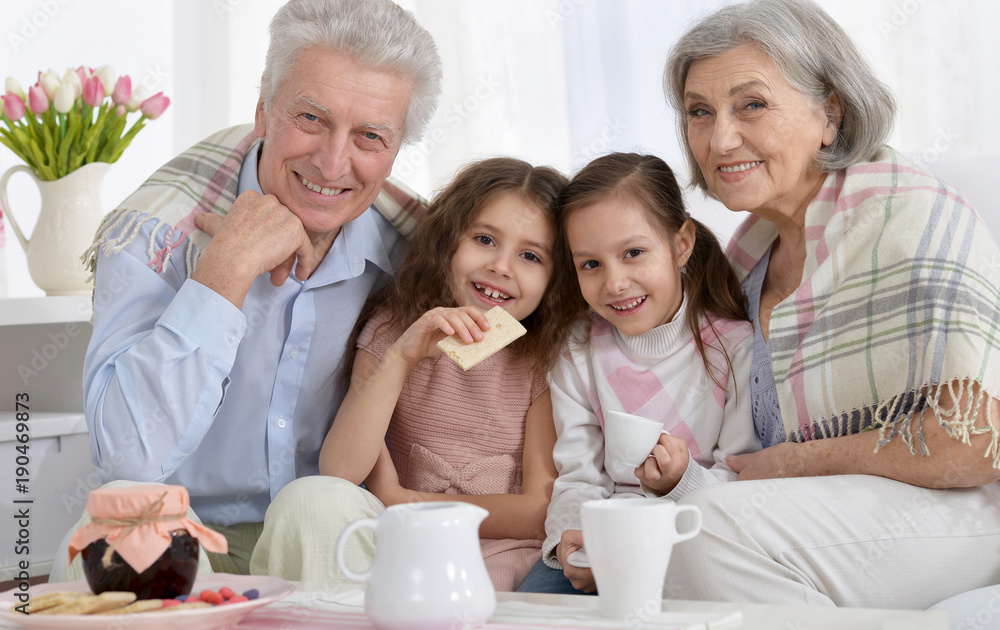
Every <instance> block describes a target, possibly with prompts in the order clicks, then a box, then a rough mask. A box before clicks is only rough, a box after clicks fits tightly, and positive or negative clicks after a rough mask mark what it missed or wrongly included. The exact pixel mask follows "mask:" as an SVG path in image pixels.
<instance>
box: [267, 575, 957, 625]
mask: <svg viewBox="0 0 1000 630" xmlns="http://www.w3.org/2000/svg"><path fill="white" fill-rule="evenodd" d="M296 586H297V587H298V588H297V590H296V592H295V593H293V594H292V595H291V596H290V597H288V598H287V599H285V600H281V601H279V602H276V603H275V604H274V606H281V605H283V604H284V605H287V604H292V603H295V604H298V605H306V606H309V607H315V608H318V609H322V610H340V611H351V610H353V611H361V610H362V607H361V606H362V598H363V596H362V595H361V593H360V592H359V591H358V590H357V588H356V587H346V588H341V589H335V590H334V592H331V591H329V590H323V589H322V587H320V586H318V585H313V584H308V583H297V584H296ZM310 600H311V601H310ZM335 602H339V603H335ZM497 602H498V606H497V613H501V612H502V611H504V610H505V602H527V603H529V604H538V605H541V606H565V607H569V608H572V609H575V610H578V611H579V610H589V611H594V615H595V617H596V616H598V615H599V613H597V612H596V611H597V610H598V606H599V601H598V598H597V597H596V596H588V595H549V594H540V593H504V592H501V593H497ZM663 610H664V611H665V612H688V613H699V612H700V613H728V612H731V611H740V612H741V613H742V615H743V623H742V625H734V626H727V627H732V628H734V629H735V628H740V629H742V630H947V629H948V615H947V613H945V612H943V611H913V610H885V609H865V608H810V607H805V606H772V605H765V604H731V603H721V602H694V601H680V600H664V602H663ZM494 619H495V622H497V623H502V624H503V625H505V626H508V627H509V626H510V625H511V623H512V621H511V619H510V617H509V616H502V615H499V614H496V615H494ZM491 621H494V620H491ZM533 625H535V626H536V627H537V626H538V625H547V624H546V623H545V621H544V620H543V619H539V620H537V621H535V622H534V623H533ZM635 625H636V624H635V622H633V623H632V624H628V623H622V624H620V627H622V628H630V627H635ZM552 627H557V626H555V625H554V624H553V626H552ZM577 627H580V626H579V625H577ZM642 627H643V628H645V629H646V630H652V629H653V628H655V626H653V625H643V626H642Z"/></svg>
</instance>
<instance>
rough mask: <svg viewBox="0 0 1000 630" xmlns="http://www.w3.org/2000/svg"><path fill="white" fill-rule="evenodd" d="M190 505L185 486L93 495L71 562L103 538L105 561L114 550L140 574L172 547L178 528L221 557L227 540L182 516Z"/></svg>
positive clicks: (110, 490) (127, 488) (109, 490)
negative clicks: (88, 519) (104, 541)
mask: <svg viewBox="0 0 1000 630" xmlns="http://www.w3.org/2000/svg"><path fill="white" fill-rule="evenodd" d="M189 506H190V501H189V499H188V492H187V488H185V487H184V486H164V485H145V486H125V487H121V488H103V489H99V490H93V491H91V493H90V496H89V497H88V498H87V513H88V514H90V519H91V522H90V523H88V524H87V525H84V526H83V527H82V528H80V530H79V531H77V532H76V533H75V534H73V537H72V538H70V541H69V558H70V560H72V559H73V558H74V557H76V554H78V553H79V552H80V551H82V550H83V549H85V548H86V547H87V545H89V544H90V543H92V542H94V541H95V540H99V539H101V538H104V539H106V540H107V542H108V545H109V547H108V552H109V553H108V557H110V553H111V552H113V551H117V552H118V555H120V556H121V557H122V559H123V560H125V562H127V563H129V565H130V566H131V567H132V568H133V569H135V571H136V573H142V572H143V571H145V570H146V569H148V568H149V567H150V565H152V564H153V562H155V561H156V559H157V558H159V557H160V556H161V555H163V552H164V551H166V550H167V548H168V547H170V544H171V543H172V542H173V541H172V539H171V537H170V532H172V531H174V530H177V529H183V530H185V531H187V533H188V534H189V535H190V536H191V537H192V538H196V539H198V542H199V543H201V545H202V546H203V547H204V548H205V549H207V550H208V551H212V552H215V553H226V551H227V550H228V549H229V544H228V543H227V542H226V537H225V536H223V535H222V534H220V533H218V532H216V531H214V530H211V529H209V528H207V527H205V526H204V525H199V524H198V523H195V522H194V521H192V520H190V519H189V518H188V517H187V511H188V507H189Z"/></svg>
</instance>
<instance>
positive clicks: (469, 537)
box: [336, 502, 497, 630]
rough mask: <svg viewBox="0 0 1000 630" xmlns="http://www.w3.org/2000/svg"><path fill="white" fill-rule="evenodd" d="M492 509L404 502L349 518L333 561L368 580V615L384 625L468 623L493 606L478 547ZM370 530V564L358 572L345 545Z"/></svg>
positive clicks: (412, 629) (411, 627)
mask: <svg viewBox="0 0 1000 630" xmlns="http://www.w3.org/2000/svg"><path fill="white" fill-rule="evenodd" d="M487 514H489V513H488V512H487V511H486V510H484V509H483V508H480V507H477V506H475V505H471V504H469V503H459V502H448V503H445V502H427V503H404V504H400V505H393V506H391V507H389V508H388V509H386V511H385V512H384V513H382V515H381V516H379V517H378V518H376V519H368V518H366V519H359V520H356V521H354V522H352V523H350V524H349V525H348V526H347V527H345V528H344V530H343V531H342V532H341V533H340V536H339V537H338V538H337V556H336V558H337V566H338V567H339V568H340V570H341V571H342V572H343V574H344V575H345V576H347V577H348V578H349V579H351V580H354V581H356V582H367V583H368V587H367V590H366V593H365V612H366V613H367V614H368V617H369V618H370V619H371V620H372V623H373V624H375V626H376V627H377V628H381V629H383V630H397V629H398V630H404V629H405V630H429V629H431V628H451V629H456V630H457V629H460V628H473V627H475V626H479V625H482V624H484V623H486V620H487V619H488V618H489V616H490V615H492V614H493V610H494V609H495V608H496V603H497V600H496V593H495V591H494V590H493V583H492V582H491V581H490V576H489V574H488V573H487V572H486V564H485V563H484V562H483V556H482V551H481V548H480V546H479V524H480V523H482V521H483V519H484V518H486V516H487ZM365 527H367V528H370V529H372V530H374V532H375V539H376V550H375V562H374V563H373V564H372V566H371V567H370V568H369V569H368V570H367V571H365V572H363V573H354V572H353V571H351V570H349V569H348V568H347V567H346V566H344V559H343V555H344V546H345V544H346V543H347V539H348V537H349V536H350V535H351V534H352V533H353V532H354V531H356V530H358V529H361V528H365Z"/></svg>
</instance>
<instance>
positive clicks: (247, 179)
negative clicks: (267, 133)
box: [236, 138, 264, 196]
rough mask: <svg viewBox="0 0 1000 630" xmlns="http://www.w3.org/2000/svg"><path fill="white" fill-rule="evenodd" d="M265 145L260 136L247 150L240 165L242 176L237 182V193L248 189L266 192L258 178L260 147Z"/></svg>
mask: <svg viewBox="0 0 1000 630" xmlns="http://www.w3.org/2000/svg"><path fill="white" fill-rule="evenodd" d="M262 146H264V145H263V143H262V142H261V139H260V138H258V139H257V142H254V143H253V145H252V146H251V147H250V150H249V151H247V154H246V157H244V158H243V164H241V165H240V178H239V180H238V181H237V183H236V195H237V196H239V195H242V194H243V193H244V192H246V191H248V190H254V191H257V192H258V193H260V194H261V195H263V194H264V191H263V190H261V189H260V180H258V179H257V160H258V159H259V157H260V148H261V147H262Z"/></svg>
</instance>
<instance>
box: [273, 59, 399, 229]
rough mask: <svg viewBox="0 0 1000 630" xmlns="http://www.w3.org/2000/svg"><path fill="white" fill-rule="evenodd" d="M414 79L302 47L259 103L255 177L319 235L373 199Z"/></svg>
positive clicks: (396, 139)
mask: <svg viewBox="0 0 1000 630" xmlns="http://www.w3.org/2000/svg"><path fill="white" fill-rule="evenodd" d="M411 84H412V82H411V81H410V80H409V79H406V78H404V77H402V76H400V75H397V74H393V73H390V72H386V71H383V70H373V69H371V68H367V67H365V66H361V65H359V64H357V63H356V62H354V61H352V60H351V59H349V58H347V57H344V56H342V55H340V54H337V53H334V52H331V51H329V50H326V49H321V48H310V49H307V50H304V51H302V53H300V55H299V58H298V60H297V62H296V64H295V66H294V68H293V70H292V72H290V73H289V74H288V75H287V76H286V77H285V78H284V80H283V81H282V82H281V86H280V88H279V90H278V93H277V94H275V96H274V98H273V100H272V102H271V104H270V107H269V108H268V109H267V110H265V109H264V106H263V102H260V103H258V105H257V117H256V126H255V129H256V131H257V135H258V136H260V137H262V138H264V148H263V150H262V152H261V156H260V162H259V163H258V166H257V176H258V179H259V181H260V185H261V189H262V190H263V191H264V193H265V194H271V195H274V196H276V197H277V198H278V201H280V202H281V203H282V204H284V205H285V206H287V207H288V209H289V210H291V211H292V213H294V214H295V215H296V216H297V217H298V218H299V220H301V221H302V224H303V226H305V229H306V231H307V232H308V233H309V234H310V236H311V237H312V238H313V240H314V241H315V240H316V239H317V238H321V239H325V240H329V241H330V242H332V241H333V237H335V236H336V235H337V233H338V232H339V231H340V227H341V226H342V225H344V224H345V223H348V222H350V221H352V220H353V219H355V218H357V217H358V216H360V215H361V213H363V212H364V211H365V209H366V208H368V206H369V205H371V203H372V202H373V201H374V200H375V197H376V196H377V195H378V192H379V190H380V189H381V187H382V182H383V181H385V178H386V177H387V176H388V175H389V172H390V171H391V169H392V162H393V160H394V159H395V157H396V153H397V152H398V151H399V146H400V143H401V140H402V137H403V123H404V121H405V119H406V108H407V106H408V105H409V101H410V91H411Z"/></svg>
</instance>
